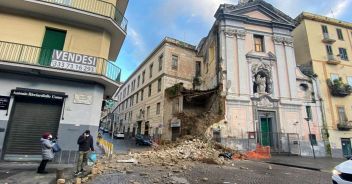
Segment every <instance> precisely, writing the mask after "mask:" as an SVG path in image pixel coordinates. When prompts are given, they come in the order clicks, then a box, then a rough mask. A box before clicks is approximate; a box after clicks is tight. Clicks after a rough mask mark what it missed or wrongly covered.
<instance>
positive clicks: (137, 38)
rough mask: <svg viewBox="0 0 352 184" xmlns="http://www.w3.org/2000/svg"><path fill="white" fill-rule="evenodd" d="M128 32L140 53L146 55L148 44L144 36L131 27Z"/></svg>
mask: <svg viewBox="0 0 352 184" xmlns="http://www.w3.org/2000/svg"><path fill="white" fill-rule="evenodd" d="M128 30H129V34H128V36H129V38H130V39H131V42H132V44H133V45H134V46H135V47H136V48H137V49H138V50H139V51H138V52H142V53H144V52H145V51H146V44H145V42H144V40H143V38H142V36H141V35H140V34H139V33H138V32H137V31H136V30H135V29H134V28H132V27H130V28H129V29H128Z"/></svg>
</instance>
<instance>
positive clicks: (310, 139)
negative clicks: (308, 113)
mask: <svg viewBox="0 0 352 184" xmlns="http://www.w3.org/2000/svg"><path fill="white" fill-rule="evenodd" d="M304 119H305V120H306V121H307V123H308V130H309V142H310V145H311V147H312V151H313V157H314V159H315V151H314V146H313V142H312V138H311V135H312V132H311V131H310V124H309V120H310V118H304Z"/></svg>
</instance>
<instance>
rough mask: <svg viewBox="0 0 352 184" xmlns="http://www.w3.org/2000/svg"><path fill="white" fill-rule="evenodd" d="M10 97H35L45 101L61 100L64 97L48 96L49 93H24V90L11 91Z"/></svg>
mask: <svg viewBox="0 0 352 184" xmlns="http://www.w3.org/2000/svg"><path fill="white" fill-rule="evenodd" d="M11 94H12V95H16V96H28V97H36V98H45V99H52V100H63V99H64V96H60V95H56V94H49V93H44V92H43V93H42V92H36V91H24V90H12V91H11Z"/></svg>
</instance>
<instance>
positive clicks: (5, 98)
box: [0, 96, 10, 110]
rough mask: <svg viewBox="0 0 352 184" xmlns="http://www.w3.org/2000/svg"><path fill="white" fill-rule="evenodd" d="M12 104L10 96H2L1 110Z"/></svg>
mask: <svg viewBox="0 0 352 184" xmlns="http://www.w3.org/2000/svg"><path fill="white" fill-rule="evenodd" d="M9 104H10V97H9V96H0V110H7V109H8V108H9Z"/></svg>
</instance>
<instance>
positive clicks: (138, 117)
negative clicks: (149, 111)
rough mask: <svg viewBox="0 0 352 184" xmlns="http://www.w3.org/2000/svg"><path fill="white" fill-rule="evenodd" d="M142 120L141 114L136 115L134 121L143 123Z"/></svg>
mask: <svg viewBox="0 0 352 184" xmlns="http://www.w3.org/2000/svg"><path fill="white" fill-rule="evenodd" d="M143 120H144V115H143V114H139V115H136V121H143Z"/></svg>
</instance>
